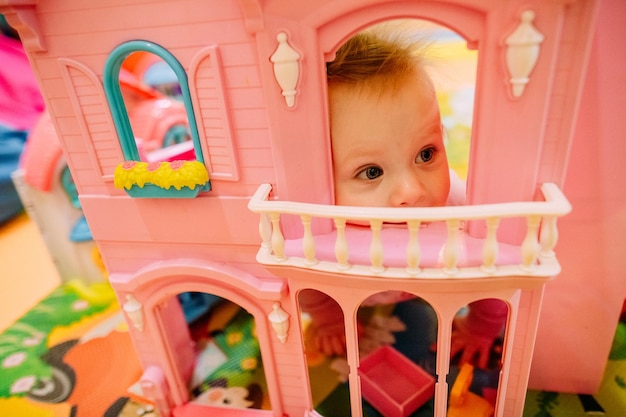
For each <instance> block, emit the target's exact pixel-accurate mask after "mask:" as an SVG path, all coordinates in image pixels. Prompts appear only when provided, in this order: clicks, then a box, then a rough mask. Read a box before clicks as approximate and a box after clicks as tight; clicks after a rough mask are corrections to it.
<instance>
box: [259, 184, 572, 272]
mask: <svg viewBox="0 0 626 417" xmlns="http://www.w3.org/2000/svg"><path fill="white" fill-rule="evenodd" d="M271 189H272V187H271V185H270V184H262V185H261V186H259V188H258V190H257V191H256V193H255V194H254V196H253V197H252V199H251V200H250V202H249V204H248V208H249V209H250V210H251V211H253V212H255V213H259V214H260V216H261V219H260V224H259V232H260V234H261V240H262V243H261V248H260V249H259V251H258V254H257V261H258V262H260V263H262V264H267V265H288V266H295V267H301V268H309V269H314V270H319V271H325V272H334V273H342V274H351V275H364V276H382V277H389V278H411V277H416V278H417V277H420V278H457V279H458V278H480V277H487V276H517V275H532V276H545V277H550V276H554V275H556V274H558V272H559V271H560V266H559V264H558V262H557V260H556V256H555V254H554V251H553V249H554V247H555V246H556V243H557V240H558V230H557V225H556V220H557V218H558V217H560V216H563V215H565V214H567V213H568V212H569V211H570V210H571V206H570V204H569V202H568V201H567V199H566V198H565V196H564V195H563V194H562V192H561V190H560V189H559V188H558V186H556V185H555V184H551V183H547V184H543V185H542V187H541V191H542V194H543V197H544V201H533V202H519V203H500V204H485V205H474V206H450V207H423V208H421V207H420V208H387V207H382V208H380V207H377V208H373V207H358V208H355V207H347V206H332V205H320V204H308V203H299V202H288V201H278V200H268V198H269V194H270V192H271ZM285 215H296V216H299V218H300V220H301V223H302V230H303V234H302V236H301V237H299V238H298V239H290V240H287V241H286V240H285V238H284V235H283V233H282V230H281V216H285ZM316 218H322V219H332V221H333V222H334V226H335V230H334V232H333V233H331V234H330V235H324V236H318V235H314V233H313V232H312V227H311V224H312V222H313V220H314V219H316ZM508 218H521V219H525V227H526V231H525V238H524V239H523V241H522V243H521V244H520V245H518V246H511V245H504V244H502V243H499V242H498V240H497V234H498V227H499V225H500V222H501V220H502V219H508ZM467 221H484V222H485V225H486V233H485V237H484V238H483V239H473V238H470V237H469V236H467V234H466V233H465V231H464V225H465V224H466V222H467ZM355 223H357V224H360V225H363V224H365V225H366V226H367V225H369V228H367V227H363V226H354V227H353V226H351V224H355ZM435 225H438V226H435ZM444 227H445V229H444ZM522 227H523V226H522ZM364 233H365V236H367V239H366V240H367V241H368V245H369V247H368V248H367V249H365V251H366V252H367V254H366V256H365V258H363V257H360V258H359V257H358V256H354V255H355V252H358V251H360V252H363V251H364V250H363V249H362V247H357V246H359V245H360V246H362V242H363V240H364V239H363V237H364ZM425 233H428V234H430V235H433V234H435V235H439V237H440V239H439V240H437V239H432V238H431V237H427V236H425ZM385 236H387V238H385ZM399 237H401V238H400V239H399ZM468 240H471V242H472V243H473V244H472V245H466V243H467V242H468ZM389 241H392V242H395V244H393V247H389V244H388V243H389ZM399 241H401V242H403V243H402V245H403V246H404V247H403V248H402V250H400V251H399V250H398V242H399ZM359 242H360V243H361V244H359ZM433 242H434V243H433ZM437 242H439V243H437ZM293 243H298V245H299V246H300V247H299V248H298V250H294V247H293V246H294V245H293ZM433 245H434V246H438V247H435V248H433V247H432V246H433ZM477 245H478V246H477ZM328 246H333V247H332V248H330V249H329V248H328ZM320 249H323V250H320ZM468 251H472V252H478V255H476V253H474V259H475V260H477V262H474V263H472V262H471V261H470V259H472V256H471V255H472V254H468ZM399 252H401V253H399ZM329 253H330V255H329ZM433 254H435V255H436V256H435V257H436V258H437V259H436V260H433ZM504 255H506V256H504ZM353 258H354V259H356V260H353ZM392 258H393V259H392ZM390 259H392V260H390Z"/></svg>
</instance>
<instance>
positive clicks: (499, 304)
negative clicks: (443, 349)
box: [448, 298, 509, 415]
mask: <svg viewBox="0 0 626 417" xmlns="http://www.w3.org/2000/svg"><path fill="white" fill-rule="evenodd" d="M508 314H509V307H508V305H507V304H506V303H505V302H504V301H502V300H498V299H493V298H491V299H482V300H478V301H475V302H473V303H470V304H469V305H468V306H467V307H465V308H462V309H461V310H459V312H458V313H457V315H456V317H455V320H454V324H453V326H452V345H451V354H452V362H451V364H450V374H449V375H448V381H449V384H450V387H451V388H450V392H449V397H448V409H449V410H453V411H454V412H455V413H456V414H455V415H464V414H466V413H467V412H469V411H468V410H473V411H474V410H476V411H478V410H482V415H489V414H490V413H491V414H493V411H494V409H495V407H496V404H497V394H498V387H499V385H500V377H501V373H502V372H501V371H502V367H503V358H504V338H505V335H506V321H507V317H508Z"/></svg>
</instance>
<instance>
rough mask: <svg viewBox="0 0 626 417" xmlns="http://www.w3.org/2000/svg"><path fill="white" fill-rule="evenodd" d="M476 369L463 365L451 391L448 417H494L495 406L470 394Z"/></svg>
mask: <svg viewBox="0 0 626 417" xmlns="http://www.w3.org/2000/svg"><path fill="white" fill-rule="evenodd" d="M473 371H474V367H473V366H472V365H470V364H467V363H466V364H463V366H461V371H460V372H459V375H458V376H457V377H456V381H454V385H452V390H451V391H450V404H449V406H448V417H492V416H493V412H494V409H493V406H492V405H491V404H490V403H489V401H487V400H485V399H484V398H483V397H481V396H479V395H476V394H474V393H473V392H470V390H469V388H470V385H471V384H472V378H473Z"/></svg>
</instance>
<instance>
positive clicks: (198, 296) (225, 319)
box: [177, 292, 271, 410]
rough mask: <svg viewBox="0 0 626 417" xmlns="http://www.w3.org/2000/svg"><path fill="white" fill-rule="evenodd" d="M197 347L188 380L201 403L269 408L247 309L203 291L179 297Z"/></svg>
mask: <svg viewBox="0 0 626 417" xmlns="http://www.w3.org/2000/svg"><path fill="white" fill-rule="evenodd" d="M177 299H178V301H179V303H180V305H181V307H182V310H183V312H184V314H185V319H186V322H187V325H188V328H189V334H190V337H191V339H192V341H193V343H194V345H195V354H196V360H195V364H196V365H195V368H194V370H193V373H192V375H191V377H190V379H189V381H186V384H187V387H188V389H189V394H190V401H191V402H193V403H195V404H197V405H206V406H220V407H232V408H240V409H242V408H252V409H263V410H270V409H271V405H270V401H269V394H268V389H267V384H266V380H265V372H264V368H263V363H262V361H261V348H260V344H259V340H258V338H257V335H256V330H255V319H254V317H253V316H252V315H251V314H250V313H248V311H246V310H245V309H244V308H243V307H241V306H239V305H238V304H236V303H234V302H231V301H229V300H227V299H225V298H221V297H219V296H216V295H213V294H206V293H202V292H188V293H182V294H179V295H178V297H177Z"/></svg>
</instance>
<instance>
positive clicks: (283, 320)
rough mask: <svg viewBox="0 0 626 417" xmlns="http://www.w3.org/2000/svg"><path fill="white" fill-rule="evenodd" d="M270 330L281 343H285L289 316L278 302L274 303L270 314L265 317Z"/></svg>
mask: <svg viewBox="0 0 626 417" xmlns="http://www.w3.org/2000/svg"><path fill="white" fill-rule="evenodd" d="M267 318H268V319H269V321H270V323H272V328H273V329H274V332H275V333H276V336H277V337H278V340H280V342H281V343H285V342H286V341H287V333H289V314H288V313H287V312H286V311H285V310H283V309H282V308H281V306H280V303H279V302H275V303H274V305H273V307H272V312H271V313H269V314H268V315H267Z"/></svg>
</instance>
